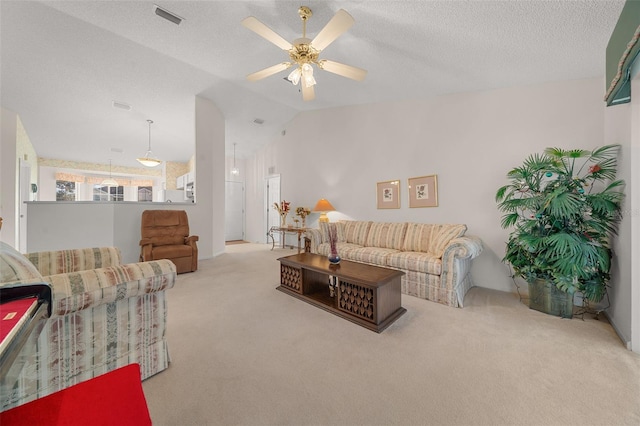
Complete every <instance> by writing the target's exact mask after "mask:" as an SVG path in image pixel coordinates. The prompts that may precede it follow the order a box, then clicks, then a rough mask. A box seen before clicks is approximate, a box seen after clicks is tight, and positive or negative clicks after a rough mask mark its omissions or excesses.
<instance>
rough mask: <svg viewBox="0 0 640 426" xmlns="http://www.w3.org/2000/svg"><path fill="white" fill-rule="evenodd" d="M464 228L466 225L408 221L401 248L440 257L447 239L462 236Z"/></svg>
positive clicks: (465, 228)
mask: <svg viewBox="0 0 640 426" xmlns="http://www.w3.org/2000/svg"><path fill="white" fill-rule="evenodd" d="M466 230H467V226H466V225H449V224H444V225H434V224H429V223H409V224H408V225H407V233H406V236H405V238H404V246H403V248H402V250H403V251H416V252H423V253H429V254H431V255H433V256H435V257H442V255H443V254H444V249H445V248H446V247H447V244H448V243H449V241H451V240H453V239H454V238H458V237H461V236H463V235H464V233H465V232H466Z"/></svg>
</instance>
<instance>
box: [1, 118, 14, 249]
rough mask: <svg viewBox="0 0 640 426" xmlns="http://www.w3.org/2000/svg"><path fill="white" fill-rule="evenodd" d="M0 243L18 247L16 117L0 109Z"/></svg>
mask: <svg viewBox="0 0 640 426" xmlns="http://www.w3.org/2000/svg"><path fill="white" fill-rule="evenodd" d="M0 123H1V124H2V125H1V126H0V217H2V219H3V222H2V230H0V241H3V242H5V243H7V244H9V245H10V246H12V247H18V210H17V202H18V194H17V186H18V178H17V176H18V175H17V164H18V160H17V157H16V130H17V123H18V117H17V115H16V113H14V112H13V111H9V110H6V109H4V108H2V109H0Z"/></svg>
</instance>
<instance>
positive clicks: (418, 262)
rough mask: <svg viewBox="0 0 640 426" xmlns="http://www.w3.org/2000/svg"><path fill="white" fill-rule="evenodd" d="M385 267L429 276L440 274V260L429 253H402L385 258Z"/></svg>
mask: <svg viewBox="0 0 640 426" xmlns="http://www.w3.org/2000/svg"><path fill="white" fill-rule="evenodd" d="M386 260H387V263H386V266H388V267H390V268H398V269H403V270H406V271H416V272H424V273H427V274H431V275H440V274H442V258H441V257H436V256H434V255H432V254H429V253H421V252H416V251H402V252H398V253H391V254H389V255H388V256H387V259H386Z"/></svg>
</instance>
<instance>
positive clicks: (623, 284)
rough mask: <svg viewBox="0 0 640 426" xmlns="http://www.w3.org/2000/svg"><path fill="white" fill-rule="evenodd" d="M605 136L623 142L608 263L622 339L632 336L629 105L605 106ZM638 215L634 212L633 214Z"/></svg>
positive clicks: (613, 317)
mask: <svg viewBox="0 0 640 426" xmlns="http://www.w3.org/2000/svg"><path fill="white" fill-rule="evenodd" d="M604 122H605V139H606V140H609V141H612V142H615V143H620V144H621V145H622V149H621V153H620V158H619V160H618V178H619V179H624V180H625V182H626V188H625V192H626V194H627V197H626V199H625V202H624V205H623V212H622V215H623V220H622V222H621V223H620V228H619V232H618V237H617V238H616V239H614V241H613V245H612V249H613V252H614V257H613V259H612V263H611V277H612V282H614V283H619V284H618V285H612V286H611V287H610V288H609V290H608V292H609V299H610V302H611V308H610V309H609V311H608V315H609V320H610V322H611V324H612V325H613V326H614V328H615V329H616V331H617V333H618V334H619V335H620V337H621V338H622V340H623V341H624V342H629V341H630V339H631V322H630V320H629V319H630V318H631V306H632V304H631V283H632V279H631V268H630V265H631V264H632V262H631V259H632V256H631V254H632V250H631V243H632V235H631V226H632V217H633V210H632V202H633V199H632V196H631V193H630V189H631V188H632V187H633V185H632V184H631V174H632V165H631V162H632V147H631V105H630V104H621V105H616V106H611V107H608V108H606V109H605V113H604ZM636 216H637V213H636Z"/></svg>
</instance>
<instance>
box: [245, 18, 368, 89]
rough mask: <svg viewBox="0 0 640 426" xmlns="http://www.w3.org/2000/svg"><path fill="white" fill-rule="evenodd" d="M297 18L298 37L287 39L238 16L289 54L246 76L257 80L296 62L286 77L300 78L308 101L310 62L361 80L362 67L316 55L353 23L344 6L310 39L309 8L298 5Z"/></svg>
mask: <svg viewBox="0 0 640 426" xmlns="http://www.w3.org/2000/svg"><path fill="white" fill-rule="evenodd" d="M298 14H299V15H300V19H302V37H301V38H298V39H295V40H294V41H293V43H289V42H288V41H287V40H285V39H284V38H282V37H281V36H280V35H279V34H277V33H276V32H275V31H273V30H272V29H271V28H269V27H267V26H266V25H265V24H263V23H262V22H260V21H259V20H258V19H256V18H255V17H253V16H249V17H248V18H245V19H243V20H242V25H244V26H245V27H247V28H249V29H250V30H251V31H253V32H255V33H256V34H258V35H259V36H261V37H263V38H265V39H266V40H268V41H270V42H271V43H273V44H275V45H276V46H278V47H279V48H281V49H282V50H286V51H287V53H288V54H289V58H290V59H291V61H290V62H282V63H279V64H277V65H273V66H270V67H268V68H265V69H263V70H260V71H257V72H254V73H253V74H249V75H248V76H247V80H249V81H258V80H262V79H263V78H266V77H269V76H271V75H273V74H276V73H278V72H280V71H283V70H286V69H287V68H289V67H292V66H296V69H294V70H293V71H292V72H291V73H290V74H289V76H288V77H287V79H288V80H289V81H291V82H292V83H293V84H294V85H297V84H298V82H300V85H301V87H302V99H303V100H305V101H310V100H313V99H315V97H316V95H315V91H314V89H313V86H314V85H315V84H316V80H315V78H313V67H312V64H315V65H316V66H318V68H320V69H322V70H325V71H329V72H331V73H333V74H337V75H341V76H343V77H347V78H351V79H353V80H357V81H362V80H364V78H365V77H366V75H367V71H366V70H364V69H362V68H357V67H352V66H351V65H345V64H341V63H339V62H335V61H330V60H328V59H318V56H319V55H320V53H321V52H322V51H323V50H324V49H325V48H326V47H327V46H329V45H330V44H331V43H333V42H334V41H335V39H337V38H338V37H340V36H341V35H342V34H343V33H345V32H346V31H347V30H348V29H349V28H351V26H352V25H353V24H354V23H355V20H354V19H353V17H352V16H351V15H349V13H347V11H345V10H344V9H340V10H338V12H336V14H335V15H333V18H331V19H330V20H329V22H328V23H327V25H325V26H324V28H322V30H320V32H319V33H318V35H316V36H315V38H314V39H313V40H311V39H308V38H307V19H309V18H310V17H311V15H312V12H311V9H309V8H308V7H307V6H301V7H300V8H299V9H298Z"/></svg>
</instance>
